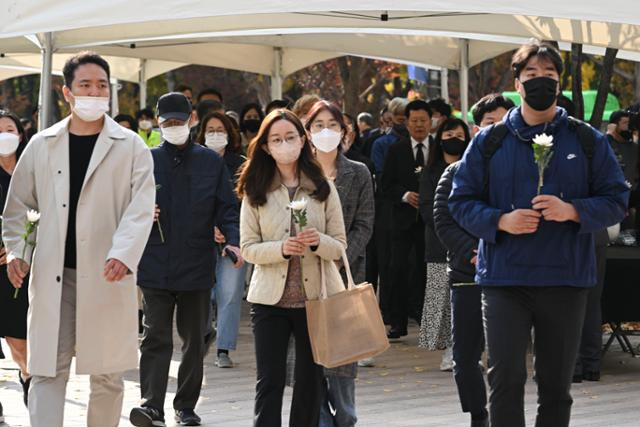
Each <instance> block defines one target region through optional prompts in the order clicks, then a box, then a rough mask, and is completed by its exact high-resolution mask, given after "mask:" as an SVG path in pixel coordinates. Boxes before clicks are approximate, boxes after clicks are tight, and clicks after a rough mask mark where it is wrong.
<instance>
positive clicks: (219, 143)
mask: <svg viewBox="0 0 640 427" xmlns="http://www.w3.org/2000/svg"><path fill="white" fill-rule="evenodd" d="M228 143H229V141H228V138H227V134H226V133H222V132H209V133H208V134H206V135H205V136H204V145H206V146H207V147H209V148H211V149H212V150H213V151H216V152H220V151H222V150H224V148H225V147H226V146H227V144H228Z"/></svg>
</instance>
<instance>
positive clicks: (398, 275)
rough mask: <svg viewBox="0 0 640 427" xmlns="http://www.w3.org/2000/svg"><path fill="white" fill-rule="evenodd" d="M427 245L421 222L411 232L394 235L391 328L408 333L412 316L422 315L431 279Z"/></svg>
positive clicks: (404, 231) (397, 232) (392, 247)
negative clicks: (427, 268)
mask: <svg viewBox="0 0 640 427" xmlns="http://www.w3.org/2000/svg"><path fill="white" fill-rule="evenodd" d="M424 246H425V242H424V225H422V223H421V222H420V223H415V224H413V225H412V226H411V227H410V228H409V229H407V230H401V231H395V232H394V234H393V238H392V242H391V283H392V285H391V289H392V296H391V326H392V327H393V328H396V329H400V330H405V329H407V323H408V319H409V314H414V315H418V316H419V315H421V314H422V304H423V302H424V291H425V282H426V280H427V278H426V265H425V262H424ZM412 255H413V256H412ZM387 256H389V255H387Z"/></svg>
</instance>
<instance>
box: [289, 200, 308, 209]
mask: <svg viewBox="0 0 640 427" xmlns="http://www.w3.org/2000/svg"><path fill="white" fill-rule="evenodd" d="M289 207H290V208H291V210H294V211H302V210H304V209H305V208H306V207H307V199H302V200H295V201H293V202H291V203H289Z"/></svg>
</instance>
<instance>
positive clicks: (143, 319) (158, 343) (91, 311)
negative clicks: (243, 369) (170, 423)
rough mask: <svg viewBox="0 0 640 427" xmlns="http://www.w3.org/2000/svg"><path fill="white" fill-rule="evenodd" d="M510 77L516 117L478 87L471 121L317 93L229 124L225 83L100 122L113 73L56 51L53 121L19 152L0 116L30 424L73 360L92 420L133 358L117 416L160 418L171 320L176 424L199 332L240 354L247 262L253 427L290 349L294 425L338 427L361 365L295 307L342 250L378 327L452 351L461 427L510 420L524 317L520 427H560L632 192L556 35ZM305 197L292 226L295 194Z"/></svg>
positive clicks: (256, 109)
mask: <svg viewBox="0 0 640 427" xmlns="http://www.w3.org/2000/svg"><path fill="white" fill-rule="evenodd" d="M512 70H513V73H514V79H515V85H516V89H517V90H518V92H520V95H521V97H522V105H521V106H520V107H516V106H515V105H514V104H513V102H512V101H511V100H509V99H507V98H505V97H503V96H501V95H500V94H489V95H487V96H485V97H484V98H482V99H481V100H480V101H479V102H478V103H477V104H476V105H475V106H474V108H473V121H474V124H473V126H472V127H469V126H468V125H467V123H466V122H465V121H463V120H461V119H458V118H455V117H454V116H453V114H452V108H451V106H450V105H448V104H447V103H446V102H445V101H444V100H442V99H434V100H431V101H428V102H427V101H423V100H419V99H417V100H412V101H409V100H406V99H403V98H394V99H392V100H391V101H390V102H389V104H388V106H387V107H386V108H385V109H384V110H383V111H382V112H381V114H380V118H379V119H380V121H379V126H378V127H377V128H374V126H375V124H374V120H373V117H372V116H371V115H370V114H368V113H362V114H359V115H358V117H357V118H355V119H354V117H352V116H350V115H348V114H346V113H344V112H342V111H341V110H340V108H339V107H338V106H336V105H335V104H334V103H332V102H329V101H326V100H323V99H321V98H320V97H318V96H315V95H305V96H303V97H302V98H301V99H299V100H298V101H297V102H296V103H295V105H293V106H291V110H289V109H287V108H288V107H289V105H288V103H287V102H286V101H282V100H275V101H273V102H272V103H270V104H269V105H268V106H267V107H266V109H265V111H264V112H263V110H262V107H261V106H260V105H259V104H256V103H251V104H247V105H246V106H245V107H244V108H243V109H242V111H241V113H240V114H236V113H235V112H233V111H225V107H224V104H223V95H222V93H221V92H220V91H218V90H216V89H214V88H210V89H206V90H204V91H202V92H201V93H200V94H198V96H197V98H195V99H194V97H193V91H192V90H191V88H190V87H188V86H181V87H178V88H177V89H176V91H175V92H171V93H168V94H165V95H163V96H162V97H161V98H160V99H159V101H158V104H157V107H156V111H155V112H154V111H153V110H152V109H143V110H140V111H138V112H137V113H136V114H135V117H132V116H128V115H118V116H116V117H114V118H113V119H111V118H110V117H108V116H107V115H106V114H105V113H106V112H107V111H108V108H109V95H110V93H109V84H108V82H109V65H108V63H107V62H106V61H105V60H104V59H103V58H101V57H100V56H98V55H96V54H93V53H82V54H79V55H76V56H74V57H72V58H71V59H70V60H69V61H68V62H67V64H66V65H65V68H64V78H65V87H64V89H63V92H64V96H65V99H66V100H67V102H69V104H70V106H71V111H72V113H71V115H70V116H69V117H68V118H66V119H64V120H63V121H61V122H59V123H57V124H56V125H54V126H52V127H51V128H48V129H46V130H44V131H43V132H40V133H38V134H36V135H35V136H34V137H33V138H32V139H31V141H30V142H29V143H28V144H27V141H28V139H27V137H26V134H25V131H24V129H23V128H22V126H21V122H20V120H18V119H17V117H15V116H14V115H13V114H11V113H9V112H4V111H2V112H0V166H1V168H0V189H1V190H2V191H1V193H2V194H1V195H2V199H3V200H2V201H3V203H5V210H4V217H3V220H4V221H3V227H2V228H3V230H2V232H3V240H4V243H5V245H6V249H5V248H4V247H3V249H2V251H3V255H2V261H4V263H3V264H6V267H5V266H3V269H6V271H7V273H8V275H5V274H4V273H3V274H1V275H0V276H1V277H0V282H2V284H3V286H2V287H3V290H2V291H1V294H0V307H2V313H3V314H2V316H3V317H2V322H1V323H0V328H1V330H0V336H3V337H5V340H6V341H7V343H8V344H9V346H10V348H11V351H12V356H13V358H14V360H15V361H16V363H17V364H18V365H19V368H20V371H19V380H20V382H21V383H22V384H23V389H24V401H25V405H28V408H29V412H30V419H31V424H32V425H33V426H35V427H39V426H45V425H46V426H62V425H63V410H64V395H65V386H66V382H67V380H68V377H69V366H70V362H71V359H72V357H74V356H75V357H76V359H77V362H76V363H77V365H76V366H77V372H78V373H80V374H89V375H91V396H90V400H89V407H88V415H87V417H88V423H89V425H92V426H94V425H95V426H114V425H117V424H118V418H119V414H120V412H121V408H122V396H123V381H122V373H123V372H124V371H125V370H127V369H133V368H136V367H138V366H139V368H140V384H141V399H142V400H141V405H140V406H139V407H136V408H133V409H132V410H131V413H130V421H131V423H132V424H133V425H136V426H162V425H165V413H164V406H165V405H164V400H165V395H166V391H167V383H168V375H169V365H170V361H171V355H172V352H173V342H172V339H173V322H174V319H173V318H174V313H175V323H176V326H177V331H178V335H179V337H180V339H181V341H182V347H181V349H182V360H181V362H180V367H179V370H178V386H177V392H176V396H175V398H174V400H173V409H174V411H175V414H174V416H175V420H176V422H178V423H179V424H181V425H200V423H201V422H202V421H201V419H200V417H199V416H198V415H197V414H196V413H195V407H196V404H197V402H198V399H199V397H200V393H201V385H202V378H203V360H204V357H205V356H206V354H207V353H208V351H209V347H210V346H212V345H213V342H214V340H215V346H216V353H215V364H216V366H218V367H220V368H232V367H233V366H234V364H233V360H232V358H231V354H230V352H232V351H234V350H235V349H236V342H237V337H238V329H239V322H240V310H241V305H242V298H243V294H244V288H245V278H246V276H247V271H248V270H251V279H250V283H249V289H248V294H247V301H248V302H249V303H250V304H251V322H252V327H253V333H254V338H255V352H256V363H257V383H256V398H255V410H254V419H253V423H254V425H255V426H279V425H281V412H282V400H283V391H284V388H285V384H286V383H287V376H288V373H287V370H288V369H289V367H288V366H287V364H288V363H289V364H291V363H290V362H291V360H292V358H291V357H290V355H291V353H292V350H295V351H294V353H295V357H294V358H293V360H295V361H294V362H293V367H292V373H291V375H292V376H293V378H294V381H293V388H294V391H293V401H292V406H291V414H290V417H289V419H290V422H289V423H290V425H292V426H296V427H298V426H309V427H315V426H320V427H349V426H353V425H355V424H356V422H357V412H356V403H355V395H356V392H355V378H356V375H357V368H358V367H357V365H356V364H350V365H347V366H342V367H339V368H335V369H323V368H322V367H321V366H319V365H317V364H316V363H315V362H314V359H313V355H312V351H311V345H310V341H309V334H308V332H307V324H306V322H307V319H306V315H305V301H306V300H309V299H315V298H317V297H318V295H319V289H320V280H321V277H322V275H321V271H322V272H323V274H325V275H327V276H333V277H334V278H335V280H328V281H327V283H332V284H335V283H339V282H340V281H341V280H343V278H344V266H343V265H342V264H341V261H339V260H340V258H341V254H342V252H343V251H346V255H347V259H348V262H349V264H350V266H351V270H352V272H353V276H354V278H355V281H356V283H361V282H364V281H368V282H370V283H372V284H374V286H376V287H377V291H378V295H379V299H380V308H381V312H382V315H383V318H384V320H385V323H386V324H388V325H389V327H390V329H389V331H388V338H389V339H390V340H398V339H402V338H403V337H404V336H406V335H407V334H408V325H409V321H410V319H414V320H415V321H416V322H417V324H418V325H419V326H420V328H419V333H418V341H419V345H420V346H421V347H424V348H426V349H428V350H446V351H445V352H444V355H443V358H442V361H441V369H442V370H444V371H448V370H453V373H454V379H455V382H456V385H457V387H458V392H459V397H460V402H461V405H462V410H463V412H466V413H470V416H471V425H472V426H476V427H481V426H488V425H489V422H490V423H491V425H492V426H509V427H512V426H516V427H519V426H524V405H523V396H524V382H525V381H526V377H527V371H526V352H527V345H528V343H529V339H530V337H531V330H532V329H533V330H534V331H535V332H534V349H535V353H536V366H535V368H536V381H537V383H538V393H539V407H538V424H537V425H541V426H566V425H568V423H569V414H570V407H571V396H570V385H571V382H572V380H574V381H575V380H576V378H577V377H579V378H584V379H588V380H598V379H599V360H595V361H594V360H593V353H594V350H593V348H594V344H593V341H594V340H597V338H598V336H600V337H601V335H598V333H597V332H594V330H595V329H596V327H598V328H599V326H600V325H599V324H598V320H597V319H599V317H598V315H597V311H598V310H599V309H598V307H597V304H596V303H593V302H592V301H593V300H595V299H597V298H596V297H593V296H592V295H599V294H598V292H601V282H602V280H603V271H602V266H601V264H602V259H603V255H602V251H601V250H599V249H598V248H600V247H602V245H598V244H597V243H598V241H599V240H598V239H597V236H598V235H601V234H602V233H603V230H605V229H606V227H607V226H610V225H613V224H615V223H618V222H621V221H622V220H623V219H624V216H625V212H626V209H627V205H628V198H629V192H630V191H629V185H628V184H627V183H626V182H625V175H623V172H622V169H621V167H620V165H619V162H618V159H616V153H618V155H620V156H623V157H625V161H627V162H628V161H630V160H629V159H630V158H631V157H633V154H634V153H635V155H636V156H637V148H635V151H633V150H632V149H631V148H629V147H637V144H635V145H634V143H632V142H630V141H628V138H627V139H626V140H627V143H628V144H630V145H624V144H625V142H623V141H621V137H624V138H626V136H631V134H630V133H629V128H628V120H626V126H627V127H626V128H624V126H625V123H624V122H625V118H626V119H628V115H625V114H618V115H617V116H616V117H612V120H611V123H612V124H613V127H611V128H610V129H609V132H608V138H606V137H605V136H603V135H602V134H600V133H599V132H598V131H596V130H594V129H591V128H590V127H588V126H587V125H585V124H584V123H582V122H578V121H576V120H575V119H572V118H571V117H569V116H568V114H567V111H566V110H565V109H564V108H561V107H558V104H559V98H558V95H559V85H558V81H559V77H560V75H561V74H562V61H561V59H560V56H559V54H558V53H557V51H556V50H555V49H554V48H553V47H551V46H550V45H547V44H543V43H539V42H533V43H530V44H527V45H524V46H523V47H522V48H520V49H519V50H518V51H517V52H516V53H515V54H514V56H513V60H512ZM194 106H195V107H194ZM621 122H622V123H621ZM156 124H157V127H156V126H155V125H156ZM538 134H547V135H550V136H551V137H552V138H553V140H554V142H553V147H554V153H555V155H554V157H553V158H552V160H551V163H550V164H549V166H548V168H547V169H546V171H545V170H543V172H542V173H543V174H544V176H543V177H542V176H540V177H539V176H538V173H539V172H538V169H537V166H536V163H535V159H534V156H533V150H532V149H531V144H532V142H531V141H532V140H533V139H534V137H536V136H537V135H538ZM616 144H618V145H621V146H620V147H618V146H616ZM612 146H613V148H612ZM149 148H150V149H151V150H149ZM614 148H615V151H614ZM629 153H631V154H629ZM19 158H20V162H19V163H18V159H19ZM576 159H577V160H576ZM571 161H572V162H571ZM569 162H571V163H569ZM636 162H637V160H636ZM636 165H637V163H636ZM625 166H626V167H625V168H624V171H625V174H627V177H628V178H631V179H629V181H631V182H634V181H633V179H637V176H638V175H637V173H636V172H635V171H630V168H629V165H625ZM634 177H635V178H634ZM542 178H544V180H543V179H542ZM543 181H544V185H543V186H542V190H543V191H542V192H540V187H538V188H537V189H536V184H538V183H539V182H543ZM536 190H537V191H536ZM105 194H110V195H112V196H111V197H104V195H105ZM303 199H304V200H306V202H307V204H306V215H307V221H308V222H307V224H306V225H305V227H304V229H302V228H301V227H300V226H299V225H297V224H296V223H295V221H294V218H293V216H292V215H291V206H290V205H291V203H292V202H296V201H301V200H303ZM30 209H33V210H36V211H38V212H40V217H39V219H38V220H36V221H37V223H38V224H37V234H36V236H34V237H33V243H31V242H30V241H28V236H27V238H25V237H24V236H25V231H24V228H25V221H26V218H27V217H26V213H27V211H28V210H30ZM594 236H595V237H596V239H595V242H596V245H595V246H594ZM549 245H553V247H556V248H558V251H559V252H558V253H556V252H554V253H553V254H552V253H550V252H548V251H544V250H543V249H544V248H545V247H548V246H549ZM5 251H6V252H5ZM321 266H322V268H321ZM29 273H30V275H31V277H28V276H29ZM5 276H7V277H5ZM110 282H115V283H116V284H117V286H113V284H112V283H110ZM596 284H598V286H595V288H594V285H596ZM136 285H137V286H136ZM14 288H15V289H17V291H14ZM136 289H137V290H136ZM598 289H600V290H599V291H598ZM341 290H343V289H342V288H340V287H335V288H330V289H328V292H329V294H330V295H332V294H335V293H338V292H340V291H341ZM14 292H15V295H17V297H15V298H14ZM136 293H138V297H136ZM28 296H29V299H27V297H28ZM29 301H30V303H31V305H30V306H29ZM56 301H59V303H56ZM212 303H214V304H215V305H212ZM212 307H215V309H213V308H212ZM5 308H6V310H5ZM136 309H138V312H139V314H138V315H137V316H136ZM5 313H10V314H9V315H6V316H5ZM116 313H117V316H114V314H116ZM27 317H28V318H29V323H28V324H29V330H27ZM6 319H11V321H7V320H6ZM15 319H21V320H20V321H16V320H15ZM214 319H215V328H214V326H213V324H214ZM594 319H595V320H594ZM483 322H484V328H483V327H482V325H483ZM583 324H584V325H585V326H584V328H583ZM587 325H590V326H589V327H587ZM138 328H141V331H142V338H141V341H140V344H139V348H140V352H141V357H140V360H139V361H138V360H137V349H138V336H137V334H136V331H138ZM96 337H100V340H99V341H97V338H96ZM594 337H595V338H594ZM292 338H293V339H292ZM587 341H589V342H587ZM116 343H117V345H116ZM595 347H596V348H597V349H599V345H595ZM485 348H486V350H487V352H488V378H487V379H488V383H489V389H490V392H489V398H488V399H487V393H486V391H485V379H484V374H483V367H482V366H481V364H480V362H481V356H482V353H483V351H485ZM589 352H590V353H589ZM587 353H589V354H587ZM27 354H28V357H27ZM596 358H597V356H596ZM27 359H28V362H27ZM576 361H577V362H576ZM374 363H375V362H374V361H373V360H366V361H361V362H360V363H359V365H360V366H371V365H372V364H374ZM574 371H575V372H574ZM487 400H488V401H489V404H490V405H489V407H487ZM0 414H1V412H0ZM425 422H427V423H428V420H426V421H425Z"/></svg>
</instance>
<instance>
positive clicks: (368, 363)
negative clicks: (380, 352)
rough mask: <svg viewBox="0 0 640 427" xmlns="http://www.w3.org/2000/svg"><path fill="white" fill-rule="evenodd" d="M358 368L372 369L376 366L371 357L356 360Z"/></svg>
mask: <svg viewBox="0 0 640 427" xmlns="http://www.w3.org/2000/svg"><path fill="white" fill-rule="evenodd" d="M358 366H360V367H361V368H372V367H374V366H376V361H375V359H374V358H373V357H368V358H366V359H362V360H358Z"/></svg>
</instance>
